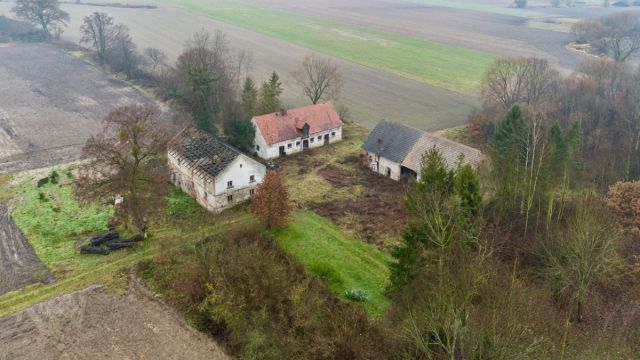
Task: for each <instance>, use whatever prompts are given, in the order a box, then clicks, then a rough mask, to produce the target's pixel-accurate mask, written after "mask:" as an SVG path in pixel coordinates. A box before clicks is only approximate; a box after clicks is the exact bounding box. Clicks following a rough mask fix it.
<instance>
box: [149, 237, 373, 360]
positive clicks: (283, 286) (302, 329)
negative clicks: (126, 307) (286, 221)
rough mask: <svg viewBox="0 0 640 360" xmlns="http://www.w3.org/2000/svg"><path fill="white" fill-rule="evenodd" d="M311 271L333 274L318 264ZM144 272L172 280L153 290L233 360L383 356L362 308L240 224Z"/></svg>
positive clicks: (371, 357) (183, 249)
mask: <svg viewBox="0 0 640 360" xmlns="http://www.w3.org/2000/svg"><path fill="white" fill-rule="evenodd" d="M187 252H188V253H187ZM185 267H189V268H190V269H189V270H185V269H184V268H185ZM316 270H317V271H318V273H320V274H326V276H331V274H332V273H333V271H332V270H331V268H330V267H327V266H325V265H323V264H322V263H319V264H318V265H317V266H316ZM149 271H152V272H153V275H151V276H149V274H148V272H149ZM146 272H147V273H146V274H145V275H146V276H147V277H152V278H154V279H155V278H156V277H158V278H161V279H162V278H165V277H171V278H172V279H169V280H166V279H165V280H163V281H162V283H164V284H165V286H164V289H162V288H161V289H159V290H160V291H161V292H163V293H164V295H165V297H166V298H167V299H169V300H170V301H172V302H179V303H180V304H181V305H180V306H179V308H181V310H183V311H184V310H185V309H187V318H188V319H189V320H190V321H191V322H192V323H193V324H194V325H196V326H197V327H198V328H199V329H201V330H203V331H206V332H207V333H209V334H211V335H213V336H216V337H217V338H218V339H219V340H220V341H221V342H224V344H225V345H226V348H227V350H228V351H229V352H230V353H232V354H233V355H234V356H235V357H237V358H241V359H245V358H247V359H248V358H259V359H376V358H381V357H383V356H382V355H381V354H382V353H383V351H384V347H383V340H384V338H383V337H382V333H381V330H380V329H379V328H378V327H377V326H376V325H374V324H373V323H372V322H371V321H370V320H369V318H368V317H367V315H366V312H365V311H364V309H363V308H362V307H360V306H357V305H355V304H351V303H348V302H343V301H340V300H339V299H338V298H337V297H336V296H335V295H334V294H333V293H332V292H331V291H330V290H328V289H327V288H326V287H325V286H324V285H323V284H322V283H321V282H320V281H319V280H318V279H316V278H314V277H311V276H309V275H308V274H307V273H306V272H305V271H304V268H302V266H300V265H299V264H298V263H296V262H295V260H293V258H291V257H290V256H289V255H287V254H286V253H285V252H284V251H283V250H282V249H281V248H280V247H278V246H277V245H276V244H275V243H274V242H273V241H272V239H268V238H264V237H263V236H262V235H261V234H259V233H258V232H257V231H256V230H253V229H246V226H244V228H240V229H231V230H229V231H228V232H227V234H226V235H225V236H224V238H213V239H207V240H205V241H202V242H199V243H197V244H195V246H194V247H193V248H191V249H186V248H182V249H181V250H179V252H178V253H177V255H176V256H174V257H173V258H169V259H167V260H166V261H165V262H164V263H162V264H155V265H153V266H151V267H147V269H146ZM185 283H191V284H190V285H186V284H185ZM161 287H162V286H161ZM185 293H186V294H189V295H188V296H185V295H184V294H185ZM194 295H195V296H194ZM203 296H204V298H203ZM203 299H204V300H203Z"/></svg>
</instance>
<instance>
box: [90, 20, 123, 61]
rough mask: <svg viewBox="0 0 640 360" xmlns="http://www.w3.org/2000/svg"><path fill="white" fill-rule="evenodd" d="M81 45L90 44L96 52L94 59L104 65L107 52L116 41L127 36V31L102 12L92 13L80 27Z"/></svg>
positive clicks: (107, 55)
mask: <svg viewBox="0 0 640 360" xmlns="http://www.w3.org/2000/svg"><path fill="white" fill-rule="evenodd" d="M80 32H81V33H82V38H81V39H80V43H81V44H90V45H91V46H93V48H94V50H95V51H96V57H97V58H98V61H100V62H101V63H106V62H107V60H108V57H109V52H110V51H111V50H112V49H113V47H114V46H115V44H116V43H117V41H118V39H120V38H121V37H123V36H126V37H128V36H129V29H127V27H126V26H124V25H122V24H118V25H116V24H115V23H114V21H113V18H112V17H111V16H109V15H107V14H105V13H102V12H94V13H93V14H91V15H89V16H85V17H84V19H83V20H82V26H81V27H80Z"/></svg>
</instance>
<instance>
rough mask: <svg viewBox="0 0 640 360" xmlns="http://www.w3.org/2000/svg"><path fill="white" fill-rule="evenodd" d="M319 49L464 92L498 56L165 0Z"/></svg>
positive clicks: (202, 0)
mask: <svg viewBox="0 0 640 360" xmlns="http://www.w3.org/2000/svg"><path fill="white" fill-rule="evenodd" d="M164 1H165V2H167V3H171V4H175V5H178V6H181V7H183V8H185V9H187V10H190V11H194V12H197V13H201V14H204V15H207V16H210V17H212V18H214V19H217V20H220V21H224V22H227V23H230V24H233V25H236V26H240V27H243V28H246V29H249V30H252V31H255V32H258V33H262V34H266V35H269V36H272V37H274V38H279V39H282V40H285V41H287V42H290V43H293V44H297V45H300V46H303V47H306V48H309V49H313V50H315V51H318V52H320V53H324V54H327V55H333V56H336V57H338V58H342V59H345V60H349V61H352V62H354V63H357V64H361V65H364V66H368V67H371V68H375V69H379V70H383V71H387V72H389V73H393V74H396V75H399V76H403V77H406V78H409V79H413V80H416V81H420V82H424V83H427V84H430V85H433V86H436V87H441V88H444V89H448V90H451V91H456V92H459V93H472V92H474V91H475V90H477V88H478V86H479V84H480V80H481V78H482V75H483V73H484V71H485V69H486V68H487V65H488V64H489V63H491V62H492V61H493V60H495V59H496V58H497V56H495V55H493V54H489V53H485V52H480V51H475V50H469V49H463V48H459V47H455V46H449V45H443V44H438V43H434V42H429V41H425V40H421V39H417V38H413V37H410V36H404V35H397V34H392V33H388V32H383V31H378V30H374V29H370V28H366V27H361V26H353V25H347V24H343V23H339V22H334V21H328V20H324V19H320V18H316V17H310V16H303V15H299V14H295V13H291V12H287V11H281V10H275V9H271V8H266V7H259V6H253V5H242V4H239V3H237V2H235V1H233V0H208V1H207V0H164Z"/></svg>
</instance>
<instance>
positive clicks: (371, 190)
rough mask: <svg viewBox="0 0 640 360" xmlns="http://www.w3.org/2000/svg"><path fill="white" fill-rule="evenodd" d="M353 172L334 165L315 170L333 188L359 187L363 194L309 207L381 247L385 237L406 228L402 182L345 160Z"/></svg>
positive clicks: (353, 158) (353, 159)
mask: <svg viewBox="0 0 640 360" xmlns="http://www.w3.org/2000/svg"><path fill="white" fill-rule="evenodd" d="M344 163H345V165H347V166H348V167H349V169H351V170H352V171H347V170H345V169H343V168H341V167H338V166H335V165H331V164H329V165H327V166H325V167H323V168H321V169H320V170H318V175H320V176H322V177H323V178H324V179H325V180H327V181H328V182H329V183H331V185H332V186H333V187H335V188H344V187H349V186H356V185H361V186H363V187H364V190H363V193H362V194H360V195H358V196H354V197H349V198H344V199H338V200H331V201H327V202H315V203H311V204H309V207H310V208H311V209H313V210H314V211H315V212H317V213H318V214H320V215H322V216H325V217H327V218H330V219H331V220H332V221H333V222H335V223H336V224H338V225H340V226H342V227H344V228H346V229H349V230H351V231H353V232H354V233H355V234H356V235H357V236H359V237H360V238H362V239H363V240H365V241H367V242H369V243H373V244H375V245H378V246H384V245H385V243H384V239H385V237H391V238H395V237H398V236H399V235H400V232H401V231H402V229H403V228H404V225H405V213H404V194H405V191H406V188H407V186H406V184H405V183H398V182H396V181H394V180H391V179H389V178H385V177H384V176H382V175H379V174H376V173H374V172H372V171H370V170H369V169H367V168H366V167H365V165H363V164H362V162H361V161H360V158H359V157H357V156H350V157H347V158H346V159H345V160H344Z"/></svg>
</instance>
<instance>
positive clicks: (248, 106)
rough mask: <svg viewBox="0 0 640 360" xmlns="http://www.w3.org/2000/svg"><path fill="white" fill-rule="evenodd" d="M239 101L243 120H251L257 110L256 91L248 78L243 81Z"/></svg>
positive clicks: (251, 80)
mask: <svg viewBox="0 0 640 360" xmlns="http://www.w3.org/2000/svg"><path fill="white" fill-rule="evenodd" d="M240 101H241V104H240V105H241V108H242V116H243V118H244V119H247V120H249V119H251V118H253V117H254V116H255V115H256V110H257V108H258V90H257V89H256V86H255V83H254V82H253V79H251V78H250V77H247V78H246V79H245V81H244V86H243V88H242V94H241V95H240Z"/></svg>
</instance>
